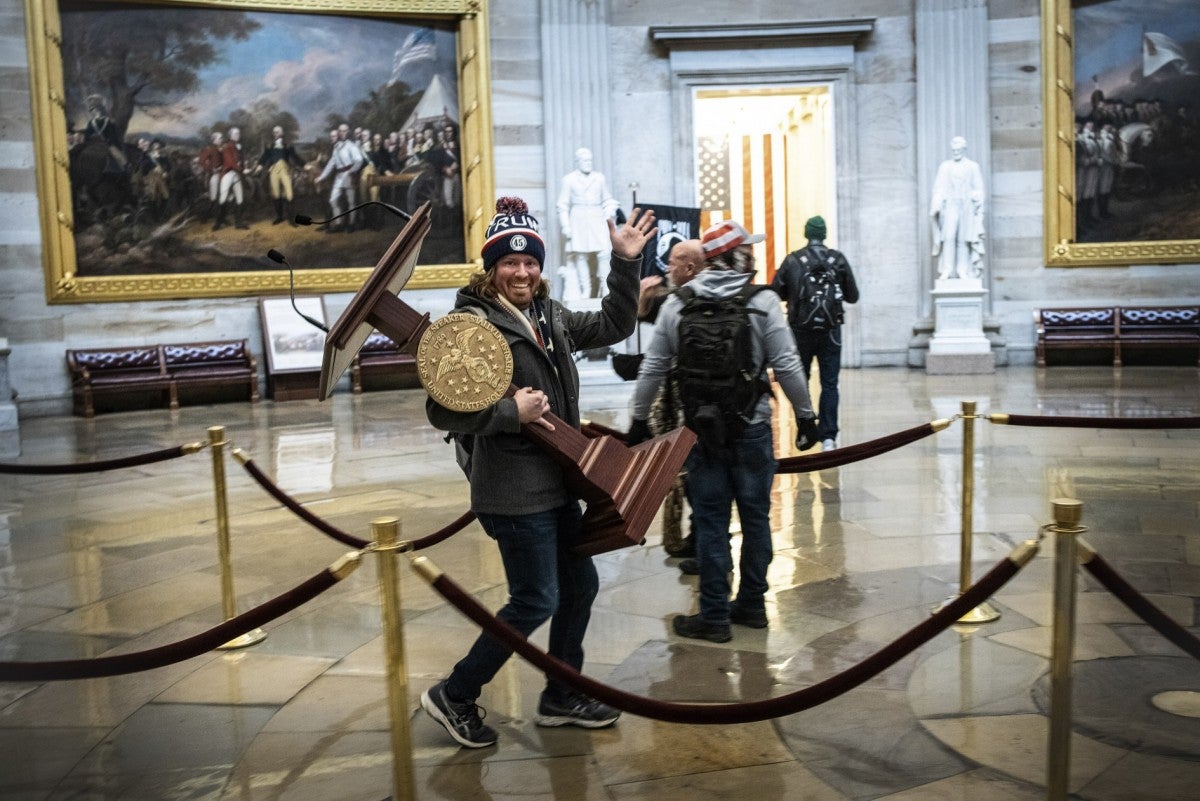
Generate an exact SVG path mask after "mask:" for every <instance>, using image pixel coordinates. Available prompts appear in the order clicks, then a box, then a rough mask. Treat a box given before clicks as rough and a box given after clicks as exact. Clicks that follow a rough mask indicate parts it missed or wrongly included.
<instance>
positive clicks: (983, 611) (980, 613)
mask: <svg viewBox="0 0 1200 801" xmlns="http://www.w3.org/2000/svg"><path fill="white" fill-rule="evenodd" d="M956 600H958V596H957V595H954V596H951V597H949V598H947V599H946V600H944V601H942V602H941V603H940V604H938V605H937V606H935V607H934V608H933V609H932V610H930V614H934V615H935V614H937V613H938V612H940V611H942V610H943V609H945V608H946V607H947V606H949V605H950V604H951V603H953V602H954V601H956ZM999 619H1000V612H998V611H997V610H996V607H994V606H992V605H991V604H989V603H988V602H987V601H984V602H983V603H981V604H980V605H979V606H977V607H975V608H974V609H972V610H971V611H970V612H967V613H966V614H965V615H963V616H962V617H960V618H959V619H958V621H957V622H958V623H991V622H992V621H993V620H999Z"/></svg>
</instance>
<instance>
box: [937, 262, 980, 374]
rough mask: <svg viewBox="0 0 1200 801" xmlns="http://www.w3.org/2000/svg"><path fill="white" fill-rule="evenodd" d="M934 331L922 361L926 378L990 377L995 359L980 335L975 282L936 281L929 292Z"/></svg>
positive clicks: (978, 297) (977, 296)
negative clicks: (974, 375)
mask: <svg viewBox="0 0 1200 801" xmlns="http://www.w3.org/2000/svg"><path fill="white" fill-rule="evenodd" d="M931 294H932V295H933V308H934V329H933V338H932V339H931V340H930V341H929V354H928V355H927V356H926V357H925V372H926V373H927V374H929V375H968V374H979V373H994V372H995V371H996V358H995V356H994V355H993V354H992V345H991V343H990V342H989V341H988V338H987V337H986V336H985V335H984V333H983V296H984V295H986V294H987V290H986V289H984V288H983V285H982V284H981V283H980V282H979V281H978V280H973V279H938V281H937V283H936V284H935V285H934V288H933V291H932V293H931Z"/></svg>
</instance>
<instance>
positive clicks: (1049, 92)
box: [1041, 0, 1200, 267]
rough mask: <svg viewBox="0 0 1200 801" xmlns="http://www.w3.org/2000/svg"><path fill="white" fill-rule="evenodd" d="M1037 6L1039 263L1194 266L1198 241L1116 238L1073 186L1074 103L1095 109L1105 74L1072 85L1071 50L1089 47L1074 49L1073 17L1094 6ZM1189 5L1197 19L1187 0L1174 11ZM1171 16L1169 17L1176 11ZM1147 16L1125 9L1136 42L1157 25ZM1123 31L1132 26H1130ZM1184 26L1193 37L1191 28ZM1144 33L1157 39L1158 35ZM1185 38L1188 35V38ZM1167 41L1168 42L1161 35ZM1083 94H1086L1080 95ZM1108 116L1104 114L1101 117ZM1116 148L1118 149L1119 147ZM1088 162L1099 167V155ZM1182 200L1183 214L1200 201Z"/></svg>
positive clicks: (1090, 194) (1049, 0)
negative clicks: (1040, 71)
mask: <svg viewBox="0 0 1200 801" xmlns="http://www.w3.org/2000/svg"><path fill="white" fill-rule="evenodd" d="M1131 2H1132V0H1131ZM1041 4H1042V65H1043V87H1042V103H1043V114H1044V125H1043V137H1044V138H1043V154H1044V159H1045V163H1044V198H1043V199H1044V215H1045V258H1046V264H1047V265H1048V266H1054V267H1092V266H1128V265H1131V264H1168V263H1195V262H1200V239H1185V238H1177V237H1168V238H1161V239H1160V238H1148V237H1140V236H1132V237H1131V236H1130V235H1129V234H1128V233H1124V234H1122V235H1113V234H1114V233H1115V231H1113V226H1111V225H1106V221H1107V220H1109V219H1112V217H1111V216H1110V215H1108V214H1107V213H1106V214H1104V215H1102V217H1103V218H1101V215H1100V214H1099V213H1098V212H1096V210H1095V209H1096V205H1097V204H1098V201H1097V198H1098V197H1099V196H1098V195H1096V194H1094V192H1095V190H1089V189H1086V188H1083V184H1086V182H1087V179H1086V178H1084V179H1082V184H1080V185H1079V186H1077V175H1076V136H1077V134H1076V122H1077V116H1078V115H1077V110H1078V109H1079V108H1081V102H1088V103H1090V104H1091V106H1092V107H1093V108H1094V107H1095V105H1096V99H1097V98H1099V100H1100V101H1101V104H1102V105H1103V102H1104V101H1105V100H1106V98H1105V95H1104V90H1103V89H1102V88H1101V81H1102V80H1103V77H1102V76H1103V75H1104V73H1103V72H1101V71H1097V73H1096V74H1095V75H1094V76H1092V77H1091V78H1089V79H1088V80H1090V81H1091V82H1092V83H1093V86H1092V87H1090V88H1089V87H1087V86H1085V87H1077V86H1076V85H1075V84H1076V77H1075V76H1076V72H1077V63H1079V64H1081V65H1083V64H1085V62H1083V61H1078V62H1077V59H1082V58H1085V57H1087V56H1088V55H1090V54H1089V53H1084V52H1082V51H1081V52H1078V53H1077V48H1082V50H1087V49H1088V46H1087V45H1086V44H1083V45H1081V44H1080V42H1079V40H1078V39H1077V38H1076V31H1075V24H1076V14H1077V13H1081V12H1087V7H1088V6H1091V5H1095V4H1094V3H1089V2H1083V3H1078V2H1076V3H1073V2H1072V0H1041ZM1189 7H1190V8H1191V9H1193V11H1192V12H1190V13H1196V14H1198V15H1200V11H1195V9H1197V8H1198V7H1196V6H1195V4H1194V3H1190V2H1189V0H1181V1H1180V3H1179V11H1180V13H1188V12H1187V11H1186V10H1187V8H1189ZM1105 11H1106V12H1111V4H1109V6H1108V7H1106V8H1105ZM1172 11H1173V13H1174V11H1175V10H1174V9H1173V10H1172ZM1149 13H1150V12H1149V10H1148V9H1147V8H1146V7H1145V6H1141V7H1136V6H1135V7H1133V8H1131V15H1136V16H1137V23H1136V24H1138V25H1140V26H1141V34H1140V35H1141V37H1142V39H1143V40H1145V38H1146V36H1147V34H1146V31H1147V30H1151V31H1152V30H1154V26H1155V24H1156V22H1155V20H1153V19H1149V18H1148V14H1149ZM1147 26H1150V27H1147ZM1127 27H1130V28H1132V27H1133V25H1132V24H1131V25H1129V26H1127ZM1160 27H1161V26H1160ZM1188 27H1189V28H1190V29H1191V30H1192V31H1193V32H1194V28H1192V26H1190V25H1189V26H1188ZM1150 35H1151V36H1159V35H1160V34H1157V33H1153V34H1150ZM1189 35H1194V34H1193V33H1189ZM1164 38H1166V37H1164ZM1167 41H1171V40H1170V39H1169V38H1167ZM1108 44H1111V42H1110V41H1109V42H1106V45H1108ZM1172 44H1173V43H1172ZM1145 46H1146V45H1145V42H1143V47H1145ZM1150 47H1151V48H1153V42H1151V43H1150ZM1135 53H1136V51H1135ZM1143 56H1144V53H1143ZM1135 57H1136V56H1135ZM1110 58H1111V57H1110ZM1094 63H1095V62H1094V60H1093V61H1089V62H1086V66H1087V67H1088V68H1089V69H1088V70H1087V72H1088V74H1090V71H1091V70H1090V68H1092V67H1093V64H1094ZM1107 66H1110V67H1111V70H1110V74H1113V75H1116V74H1118V69H1117V67H1118V66H1119V65H1118V64H1117V63H1116V62H1115V60H1114V61H1113V62H1112V63H1111V64H1109V65H1107ZM1168 66H1170V67H1172V68H1173V69H1175V70H1177V71H1178V70H1180V67H1179V66H1178V65H1173V66H1172V65H1168ZM1136 69H1138V68H1135V70H1136ZM1145 69H1149V68H1144V69H1142V72H1141V73H1138V76H1140V77H1141V78H1143V79H1144V78H1145V77H1147V75H1148V74H1149V73H1146V71H1145ZM1153 69H1157V67H1153ZM1184 69H1186V66H1185V67H1184ZM1176 74H1177V75H1178V74H1180V73H1179V72H1177V73H1176ZM1183 74H1186V73H1183ZM1134 78H1135V76H1134V75H1132V74H1130V73H1125V74H1124V75H1122V79H1123V80H1125V81H1127V82H1132V81H1133V80H1134ZM1198 80H1200V79H1198ZM1084 92H1086V93H1087V97H1086V98H1085V96H1084ZM1108 102H1109V103H1117V102H1120V101H1115V100H1112V99H1111V97H1110V98H1108ZM1173 111H1174V110H1173V109H1171V110H1170V112H1173ZM1110 113H1111V112H1108V111H1106V114H1110ZM1191 113H1192V114H1200V108H1192V109H1191ZM1105 119H1106V117H1099V118H1098V121H1097V122H1093V123H1091V124H1092V126H1093V127H1097V128H1098V127H1103V126H1102V125H1101V123H1103V121H1104V120H1105ZM1116 119H1117V120H1118V125H1119V124H1120V123H1119V120H1121V119H1128V117H1121V116H1120V115H1117V116H1116ZM1114 127H1116V126H1114ZM1111 133H1116V134H1117V136H1118V138H1119V136H1120V134H1121V131H1120V129H1119V128H1118V129H1117V130H1116V131H1114V132H1110V135H1111ZM1117 144H1118V145H1119V144H1120V142H1118V143H1117ZM1118 155H1119V158H1122V159H1124V158H1127V156H1126V155H1125V154H1124V153H1123V152H1122V153H1120V154H1118ZM1084 158H1085V159H1086V158H1087V156H1086V154H1084ZM1095 161H1096V162H1099V161H1100V159H1099V157H1097V158H1096V159H1095ZM1120 169H1121V167H1118V168H1116V170H1117V174H1118V177H1117V181H1118V182H1119V181H1120V177H1119V175H1120V173H1119V170H1120ZM1161 171H1162V173H1163V174H1167V175H1169V174H1170V173H1169V167H1168V166H1167V165H1166V164H1163V165H1162V166H1161ZM1101 185H1102V184H1101ZM1116 191H1119V189H1118V190H1114V194H1115V192H1116ZM1077 195H1080V197H1077ZM1181 202H1183V203H1184V204H1186V205H1185V207H1184V208H1185V209H1186V210H1188V213H1194V212H1195V211H1196V210H1197V209H1200V197H1198V196H1197V195H1196V194H1194V193H1192V194H1190V195H1185V197H1184V199H1183V200H1182V201H1181ZM1105 205H1107V201H1105ZM1081 220H1082V221H1086V222H1085V223H1084V224H1085V226H1087V228H1086V229H1085V228H1081V227H1079V224H1080V221H1081ZM1181 227H1185V226H1177V227H1176V228H1175V229H1173V230H1175V231H1177V230H1179V228H1181ZM1109 236H1112V241H1106V238H1107V237H1109ZM1081 240H1084V241H1081Z"/></svg>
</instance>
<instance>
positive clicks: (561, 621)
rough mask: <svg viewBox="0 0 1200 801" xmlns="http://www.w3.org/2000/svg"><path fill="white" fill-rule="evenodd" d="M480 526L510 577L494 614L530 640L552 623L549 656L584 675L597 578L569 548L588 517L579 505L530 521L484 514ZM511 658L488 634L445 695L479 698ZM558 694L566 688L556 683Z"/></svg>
mask: <svg viewBox="0 0 1200 801" xmlns="http://www.w3.org/2000/svg"><path fill="white" fill-rule="evenodd" d="M478 517H479V523H480V525H482V526H483V530H484V531H485V532H487V535H488V536H489V537H491V538H492V539H494V540H495V541H496V544H497V545H498V546H500V558H501V560H502V561H503V562H504V574H505V576H506V577H507V578H508V603H507V604H505V605H504V607H503V608H502V609H501V610H500V611H499V612H497V613H496V617H498V618H500V619H501V620H503V621H505V622H506V623H508V624H509V625H511V626H512V627H513V628H515V629H516V630H517V631H519V632H521V633H522V634H524V635H525V636H529V635H530V634H532V633H533V632H534V631H535V630H536V629H537V628H538V627H539V626H541V625H542V624H543V623H545V622H546V621H547V620H549V621H550V653H551V654H552V655H554V656H557V657H558V658H559V659H561V660H563V661H564V662H566V663H567V664H568V665H571V666H572V667H574V668H575V669H576V670H579V669H582V668H583V636H584V634H586V633H587V627H588V621H589V620H590V619H591V616H592V601H593V600H595V598H596V593H597V591H599V589H600V579H599V578H598V577H597V575H596V566H595V565H594V564H593V563H592V558H591V557H590V556H579V555H577V554H576V553H574V552H573V551H572V550H571V548H572V546H574V545H575V543H576V542H578V540H579V535H580V523H581V521H582V520H583V511H582V509H580V506H579V503H578V502H572V503H569V504H567V505H566V506H562V507H559V508H558V509H551V510H549V511H547V512H538V513H536V514H529V515H512V516H510V515H489V514H480V515H478ZM510 656H512V651H510V650H509V649H508V648H506V647H505V646H503V645H501V644H500V643H499V642H498V641H496V640H494V639H492V637H491V636H490V635H488V634H487V633H486V632H485V633H482V634H480V635H479V637H478V639H476V640H475V644H474V645H472V646H471V650H470V651H468V652H467V655H466V656H465V657H463V658H462V660H461V661H460V662H459V663H458V664H457V665H455V666H454V670H453V671H451V673H450V678H449V679H448V680H447V682H446V691H447V692H448V693H449V694H450V696H451V697H452V698H454V699H456V700H459V701H470V700H474V699H476V698H478V697H479V693H480V691H481V690H482V689H483V685H485V684H487V683H488V682H489V681H491V680H492V678H493V677H495V675H496V673H497V672H498V671H499V670H500V668H501V667H503V666H504V663H505V662H507V661H508V658H509V657H510ZM548 686H549V687H551V688H552V689H554V690H555V691H559V690H561V689H562V688H561V687H558V686H557V685H556V684H555V683H554V682H550V684H549V685H548Z"/></svg>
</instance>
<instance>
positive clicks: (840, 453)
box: [775, 423, 935, 473]
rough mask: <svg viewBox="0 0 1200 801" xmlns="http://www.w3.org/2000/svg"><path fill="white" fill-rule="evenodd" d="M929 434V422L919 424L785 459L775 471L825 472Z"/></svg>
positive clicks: (930, 425)
mask: <svg viewBox="0 0 1200 801" xmlns="http://www.w3.org/2000/svg"><path fill="white" fill-rule="evenodd" d="M933 433H935V431H934V428H933V423H922V424H921V425H919V426H915V427H913V428H909V429H906V430H904V431H897V432H896V433H895V434H889V435H887V436H886V437H880V438H878V439H872V440H868V441H866V442H860V443H858V444H857V445H847V446H846V447H844V448H835V449H834V450H831V451H823V452H822V453H814V454H813V455H812V456H789V457H787V458H785V459H780V460H779V466H778V467H777V468H775V472H776V473H811V472H813V471H814V470H828V469H829V468H831V467H840V466H842V465H844V464H849V463H850V462H858V461H861V460H863V459H870V458H871V457H873V456H878V455H879V454H881V453H887V452H888V451H891V450H895V449H896V448H899V447H902V446H904V445H908V444H909V443H912V442H916V441H917V440H919V439H923V438H925V437H928V436H929V435H930V434H933Z"/></svg>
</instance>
